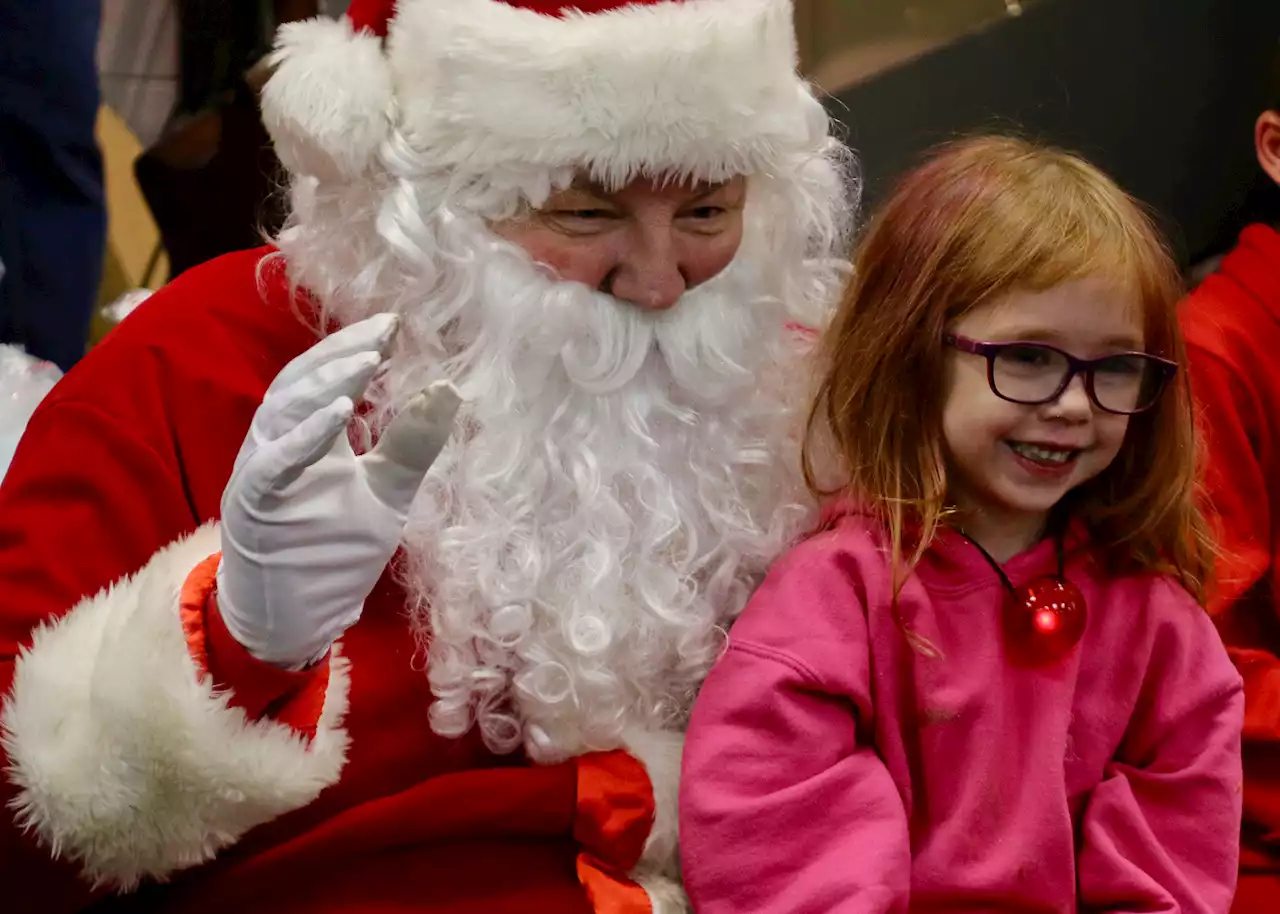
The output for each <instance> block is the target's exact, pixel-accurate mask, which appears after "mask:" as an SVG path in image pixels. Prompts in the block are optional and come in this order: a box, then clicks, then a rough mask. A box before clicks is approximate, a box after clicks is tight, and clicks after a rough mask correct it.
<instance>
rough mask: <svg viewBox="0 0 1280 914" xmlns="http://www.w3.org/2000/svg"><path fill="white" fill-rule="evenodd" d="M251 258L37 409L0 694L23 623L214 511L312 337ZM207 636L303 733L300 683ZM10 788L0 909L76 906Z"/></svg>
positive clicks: (7, 519) (20, 488) (226, 673)
mask: <svg viewBox="0 0 1280 914" xmlns="http://www.w3.org/2000/svg"><path fill="white" fill-rule="evenodd" d="M260 259H261V253H260V252H247V253H245V254H243V255H233V256H232V257H229V258H224V259H223V261H222V262H221V264H219V263H218V262H215V263H214V264H212V265H208V266H205V267H201V268H197V269H196V270H193V271H190V273H189V274H185V275H184V277H183V278H179V279H178V280H176V281H175V282H174V283H173V284H172V285H170V286H169V287H167V288H166V289H165V290H163V291H162V292H160V293H157V294H156V295H155V296H153V298H152V299H151V300H150V301H148V302H147V303H146V304H144V305H143V306H142V308H140V309H139V311H138V312H137V313H136V314H134V315H131V316H130V317H129V318H128V320H127V321H126V322H125V323H124V324H122V325H121V327H120V328H118V329H117V330H115V331H113V332H112V334H111V335H110V336H108V338H107V339H106V340H105V341H104V342H103V343H102V344H101V345H99V346H98V347H96V348H95V349H94V351H93V352H91V353H90V354H89V356H88V357H86V359H85V360H84V361H82V362H81V363H80V364H79V365H77V366H76V368H75V369H73V370H72V371H71V372H70V373H69V374H68V375H67V376H66V378H64V379H63V380H62V382H61V383H60V384H59V385H58V386H57V387H56V388H55V389H54V391H53V392H52V393H51V394H50V395H49V397H48V398H47V399H46V400H45V402H44V403H43V404H42V405H41V406H40V407H39V408H38V409H37V410H36V413H35V415H34V416H33V417H32V419H31V421H30V423H29V425H28V427H27V431H26V434H25V435H24V437H23V439H22V441H21V443H20V445H19V447H18V449H17V452H16V453H15V455H14V459H13V462H12V464H11V466H10V467H9V470H8V473H7V475H6V476H5V477H4V482H3V485H2V486H0V693H2V694H4V695H6V696H7V695H8V693H9V692H10V690H11V687H12V683H13V675H14V661H15V657H16V655H17V653H18V651H19V650H20V649H21V648H23V647H25V646H27V645H29V644H30V641H31V635H32V632H33V629H34V628H35V627H36V626H38V625H39V624H40V623H42V622H45V621H49V620H52V619H56V618H59V617H61V616H62V615H64V614H65V613H67V612H68V611H69V610H71V609H72V608H73V607H74V606H75V605H76V604H77V603H79V602H80V601H81V600H82V599H84V598H86V597H90V596H93V595H94V594H96V593H98V592H99V591H101V590H102V589H103V588H105V587H106V586H107V585H109V584H111V583H113V582H115V581H118V580H120V579H121V578H123V577H125V576H127V575H130V574H133V573H134V572H136V571H138V570H140V569H141V568H142V567H143V566H145V565H146V564H147V562H148V561H149V560H150V559H151V558H152V556H153V555H155V554H156V553H157V552H158V551H159V550H161V549H162V548H163V547H165V546H168V545H169V544H171V543H173V542H174V541H176V540H178V539H180V538H182V537H184V536H186V535H189V534H191V533H192V532H193V531H195V530H196V528H197V527H198V526H199V525H200V524H202V523H204V522H205V521H207V520H209V519H210V518H211V517H214V516H216V512H217V505H218V498H219V496H220V493H221V488H222V486H223V485H224V484H225V480H226V478H227V476H228V474H229V472H230V468H231V464H232V462H233V460H234V456H235V453H236V450H237V449H238V447H239V444H240V439H241V438H242V437H243V429H244V428H246V427H247V424H248V421H249V418H250V417H251V416H252V413H253V410H254V408H255V407H256V405H257V404H258V403H259V402H260V401H261V395H262V391H263V390H265V388H266V385H267V384H268V383H269V381H270V378H271V377H273V376H274V374H275V373H276V372H277V371H278V370H279V368H280V367H281V366H282V365H283V364H284V363H285V362H287V360H288V359H289V358H291V357H292V356H294V355H296V354H297V353H298V352H299V351H301V350H302V349H303V348H305V347H306V346H307V345H309V344H310V343H311V342H312V341H313V339H314V337H313V336H312V335H311V333H310V331H309V330H307V328H305V327H304V326H303V325H302V324H301V323H300V322H299V321H298V320H297V318H296V317H295V316H294V315H293V313H292V312H291V311H290V310H289V309H288V308H287V307H285V306H284V305H281V306H280V307H278V308H272V307H268V306H267V305H265V304H264V303H263V301H262V298H261V296H260V294H259V292H258V289H257V283H258V274H257V266H258V263H259V261H260ZM220 635H225V631H224V630H221V629H217V628H216V627H214V628H213V629H212V630H211V633H210V638H209V643H210V661H211V662H210V672H211V673H212V674H213V675H214V677H215V679H217V680H219V681H220V682H222V683H223V684H225V685H227V686H228V687H229V688H231V689H232V690H233V691H234V692H235V693H236V695H237V696H240V695H243V696H244V698H243V699H242V700H244V699H247V704H249V705H252V706H253V707H250V708H247V709H248V710H251V711H258V712H260V713H262V714H264V715H270V714H272V713H273V712H279V713H280V714H281V715H282V716H281V717H280V718H279V719H281V720H282V721H284V722H286V723H291V724H294V725H295V726H298V727H300V728H301V729H304V730H305V729H308V722H307V721H306V720H305V719H303V718H304V717H305V716H306V715H302V716H300V717H299V716H296V712H297V708H298V707H299V706H298V705H296V704H295V703H292V702H291V701H289V700H286V701H283V702H282V701H281V699H282V698H286V699H292V698H295V697H297V696H299V695H302V694H303V693H305V692H306V691H307V689H306V688H305V687H300V686H305V682H304V683H299V681H298V679H292V680H290V681H289V682H287V683H282V682H281V680H280V677H279V676H278V675H277V674H278V671H276V670H274V669H273V668H269V667H267V666H266V665H265V664H256V661H253V662H245V658H243V657H238V656H237V655H236V654H235V650H234V648H233V646H232V645H233V644H234V642H232V641H231V639H230V637H229V636H226V637H225V638H220ZM235 647H236V648H238V645H235ZM249 659H250V661H251V660H252V658H249ZM315 678H316V677H315V676H312V677H311V678H310V680H308V681H314V680H315ZM303 679H306V677H303ZM273 689H278V690H280V691H279V693H278V694H277V695H275V696H274V697H272V696H270V695H268V694H267V693H269V692H270V691H271V690H273ZM291 715H293V716H292V717H291ZM314 725H315V721H314V720H311V721H310V724H309V726H310V727H314ZM7 765H8V759H7V758H3V759H0V767H7ZM14 794H15V791H14V788H13V787H12V785H11V784H10V782H9V780H8V778H4V777H0V808H3V809H4V810H5V811H4V813H3V814H0V879H2V880H3V882H2V884H3V885H4V886H5V903H4V904H5V910H6V911H8V910H16V911H18V912H24V911H39V912H41V914H64V912H73V911H79V910H81V909H83V908H84V907H85V906H86V905H88V904H89V903H90V901H91V899H92V898H93V895H92V894H91V893H90V892H89V890H88V888H87V886H85V885H84V884H83V883H82V882H81V881H80V879H79V878H78V876H77V875H76V874H75V873H74V872H73V870H72V869H71V867H69V866H65V865H63V864H60V863H55V862H53V861H52V860H51V858H50V855H49V853H48V851H47V850H45V849H43V848H40V847H37V846H36V844H35V842H34V840H32V839H31V838H29V837H27V836H26V835H23V834H20V833H19V831H18V830H17V829H16V828H15V826H14V823H13V819H12V816H11V814H10V812H9V810H8V807H7V803H8V801H9V800H10V799H12V798H13V796H14Z"/></svg>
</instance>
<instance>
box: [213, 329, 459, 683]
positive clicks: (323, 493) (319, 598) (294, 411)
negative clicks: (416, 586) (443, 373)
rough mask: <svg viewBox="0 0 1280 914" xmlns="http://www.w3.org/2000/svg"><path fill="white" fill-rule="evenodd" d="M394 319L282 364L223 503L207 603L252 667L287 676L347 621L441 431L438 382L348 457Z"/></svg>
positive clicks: (451, 404)
mask: <svg viewBox="0 0 1280 914" xmlns="http://www.w3.org/2000/svg"><path fill="white" fill-rule="evenodd" d="M396 326H397V320H396V318H395V317H394V316H393V315H379V316H377V317H372V318H369V319H368V320H365V321H361V322H360V323H358V324H352V325H351V326H349V327H346V328H344V329H342V330H341V331H339V332H338V333H335V334H333V335H332V336H329V337H327V338H326V339H324V340H323V341H322V342H320V343H318V344H317V345H316V346H314V347H312V348H311V349H309V350H307V351H306V352H304V353H303V354H302V355H300V356H298V357H297V358H296V359H294V360H293V361H292V362H290V363H289V364H288V365H286V366H285V367H284V369H283V370H282V371H281V372H280V374H279V375H278V376H277V377H276V379H275V380H274V381H273V382H272V383H271V386H270V388H268V390H267V393H266V396H265V397H264V398H263V401H262V405H261V406H260V407H258V411H257V413H256V414H255V415H254V417H253V423H252V424H251V425H250V427H249V434H248V437H247V438H246V439H245V442H244V445H243V446H242V447H241V448H240V454H239V456H237V457H236V463H235V469H234V471H233V472H232V474H231V480H230V482H228V483H227V488H226V490H225V491H224V492H223V493H222V563H221V565H220V566H219V568H218V582H217V587H218V589H217V600H218V608H219V610H220V611H221V614H222V618H223V620H224V621H225V622H226V625H227V628H228V630H229V631H230V632H231V634H232V635H233V636H234V637H235V639H236V640H237V641H239V642H240V643H241V644H242V645H244V646H245V648H246V649H248V651H249V652H250V653H251V654H253V655H254V656H255V657H257V658H258V659H259V660H264V661H266V662H268V663H272V664H275V665H277V666H281V667H285V668H287V669H298V668H301V667H303V666H306V665H307V664H309V663H312V662H314V661H316V660H318V659H319V658H320V657H322V656H324V653H325V652H326V651H327V650H328V649H329V647H330V646H331V645H332V644H333V642H334V641H336V640H337V639H338V638H339V637H341V635H342V633H343V632H345V631H346V630H347V629H348V628H350V627H351V626H352V625H354V624H355V622H356V620H357V619H359V618H360V612H361V610H362V609H363V607H364V601H365V598H366V597H368V595H369V592H370V591H371V590H372V589H373V587H374V585H375V584H377V582H378V578H379V577H381V575H382V573H383V570H384V569H385V568H386V566H387V563H388V562H389V561H390V560H391V558H392V556H393V555H394V554H395V551H396V549H397V547H398V546H399V543H400V537H401V534H402V533H403V531H404V525H405V521H406V519H407V517H408V514H409V508H410V506H411V505H412V504H413V499H414V496H415V495H416V494H417V492H418V488H419V486H421V484H422V480H423V477H424V476H426V473H427V470H428V469H430V467H431V464H432V461H434V460H435V459H436V456H437V455H438V454H439V453H440V450H441V449H442V448H443V447H444V445H445V442H446V441H448V438H449V433H450V431H451V429H452V427H453V417H454V414H455V413H456V412H457V409H458V405H459V398H458V394H457V391H456V390H454V388H453V387H452V386H451V385H449V384H447V383H441V384H435V385H432V386H431V387H429V388H428V389H427V390H425V391H423V392H422V393H420V394H418V395H417V396H416V397H415V398H414V399H413V400H412V401H411V402H410V403H409V405H408V406H407V407H405V409H404V410H403V411H402V412H401V413H400V415H398V416H396V417H395V419H394V420H392V422H391V424H390V425H389V426H388V428H387V429H386V430H385V431H384V432H383V434H382V437H381V439H380V440H379V441H378V444H377V446H376V447H374V448H373V450H372V451H371V452H369V453H368V454H364V455H363V456H360V457H357V456H356V455H355V453H354V452H353V451H352V450H351V445H350V443H349V441H348V439H347V424H348V423H349V422H350V420H351V416H352V413H353V411H354V408H355V407H354V401H355V400H357V399H359V398H360V396H361V394H362V393H363V391H364V389H365V387H366V386H367V385H368V383H369V381H370V379H371V378H372V377H373V375H374V373H375V372H376V371H377V370H378V368H379V366H380V365H381V364H382V362H383V360H384V358H385V355H384V353H385V352H386V349H387V346H388V344H389V343H390V341H391V339H392V337H394V335H395V331H396Z"/></svg>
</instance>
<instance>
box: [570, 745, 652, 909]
mask: <svg viewBox="0 0 1280 914" xmlns="http://www.w3.org/2000/svg"><path fill="white" fill-rule="evenodd" d="M577 762H578V807H577V815H576V816H575V818H574V825H573V835H574V838H575V839H576V840H577V841H578V843H579V844H581V845H582V847H583V852H582V853H581V854H580V855H579V856H578V881H579V882H581V883H582V887H583V888H584V889H585V890H586V893H587V897H588V898H589V899H590V901H591V905H592V907H593V908H594V909H595V911H596V914H652V911H653V906H652V904H651V903H650V901H649V895H648V893H647V892H645V890H644V889H643V888H641V887H640V886H638V885H636V883H634V882H633V881H631V880H630V879H629V878H627V876H626V873H627V871H629V870H630V869H632V868H633V867H634V866H635V865H636V864H637V863H638V862H639V861H640V855H641V854H642V853H643V852H644V844H645V841H647V840H648V838H649V832H650V829H652V827H653V816H654V799H653V786H652V785H651V784H650V783H649V775H648V773H647V772H646V771H645V769H644V766H643V765H642V764H640V762H639V761H637V760H636V759H634V758H632V757H631V756H630V755H628V754H627V753H626V752H622V751H617V752H597V753H592V754H590V755H584V756H581V757H580V758H578V759H577Z"/></svg>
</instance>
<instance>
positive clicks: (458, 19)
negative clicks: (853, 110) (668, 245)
mask: <svg viewBox="0 0 1280 914" xmlns="http://www.w3.org/2000/svg"><path fill="white" fill-rule="evenodd" d="M274 62H275V64H276V71H275V74H274V75H273V76H272V78H271V80H270V81H269V82H268V84H267V87H266V89H265V90H264V93H263V115H264V120H265V122H266V124H267V127H268V129H269V130H270V132H271V134H272V136H273V138H274V139H275V142H276V146H277V150H278V151H279V153H280V156H281V158H282V159H283V160H284V162H285V164H286V166H288V167H289V168H290V169H291V170H292V171H295V172H301V173H307V174H313V175H317V176H320V177H327V178H331V179H333V178H336V179H346V178H352V177H355V176H357V175H359V174H362V173H365V172H366V171H367V170H368V169H369V167H370V165H371V163H372V162H373V156H374V153H375V152H376V151H377V149H378V147H379V145H380V144H381V143H382V142H383V140H384V139H386V137H387V136H388V135H389V134H390V132H391V130H392V129H393V128H394V129H396V130H398V131H399V132H400V134H401V135H402V136H403V137H404V138H405V139H406V140H407V141H408V142H409V143H410V145H411V146H412V148H413V149H414V150H415V152H416V153H417V154H418V155H419V156H421V157H422V159H423V161H424V162H425V163H426V164H427V165H428V166H429V167H438V168H440V169H443V170H449V171H455V172H466V173H468V174H475V175H477V176H480V175H484V174H486V173H491V172H493V171H495V170H500V169H514V170H518V171H519V170H523V171H527V170H529V169H531V168H535V169H538V168H558V167H563V166H575V167H579V168H584V169H587V170H589V171H590V172H591V173H592V174H593V175H595V176H596V177H597V178H600V179H603V180H606V181H622V180H625V179H626V178H628V177H630V176H632V175H635V174H637V173H647V174H658V173H668V174H669V173H678V174H684V175H695V176H698V177H703V178H707V179H719V178H724V177H728V176H730V175H734V174H743V173H751V172H754V171H758V170H767V169H771V168H776V167H777V165H778V162H779V161H780V157H783V156H785V155H787V154H788V153H790V152H794V151H809V150H812V149H813V148H815V144H817V143H820V142H821V141H822V139H823V138H825V136H826V132H827V122H826V117H825V113H824V112H823V111H822V108H821V106H820V105H819V104H818V103H817V102H816V101H815V100H814V98H813V96H812V94H811V93H810V92H809V90H808V88H807V86H806V85H805V83H804V82H803V81H802V80H801V79H800V78H799V77H798V75H797V73H796V45H795V30H794V25H793V9H792V0H353V2H352V4H351V7H350V9H349V10H348V13H347V16H346V18H345V19H343V20H326V19H316V20H309V21H307V22H301V23H291V24H288V25H285V26H284V27H283V28H282V29H281V32H280V35H279V37H278V40H277V48H276V52H275V58H274Z"/></svg>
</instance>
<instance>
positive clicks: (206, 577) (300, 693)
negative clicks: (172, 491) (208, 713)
mask: <svg viewBox="0 0 1280 914" xmlns="http://www.w3.org/2000/svg"><path fill="white" fill-rule="evenodd" d="M221 559H222V555H221V553H218V554H215V555H212V556H210V557H209V558H207V559H205V560H204V561H203V562H201V563H200V564H199V565H197V566H196V567H195V568H194V569H193V570H192V571H191V573H190V574H189V575H187V579H186V581H185V582H184V583H183V585H182V594H181V597H180V598H179V607H180V613H181V617H182V630H183V634H184V635H185V637H186V641H187V650H188V651H189V652H190V654H191V659H192V660H193V661H194V662H195V665H196V670H197V675H198V676H199V677H201V678H203V677H204V676H211V677H212V678H213V681H214V687H215V688H217V689H221V690H227V691H229V692H230V693H231V701H230V703H231V706H232V707H238V708H240V709H241V710H243V711H244V712H245V714H246V715H247V716H248V717H249V719H250V720H261V719H264V718H267V719H271V720H274V721H275V722H276V723H280V724H284V725H285V726H288V727H292V728H293V729H294V730H296V731H298V732H299V733H301V734H302V735H304V736H307V737H312V736H315V732H316V727H317V725H318V724H319V721H320V714H321V712H322V711H323V710H324V700H325V694H326V692H327V691H328V688H329V655H327V654H326V655H325V657H324V658H323V659H322V660H321V661H320V662H319V663H317V664H316V665H315V666H312V667H310V668H308V669H306V670H301V671H298V672H293V671H289V670H282V669H279V668H278V667H274V666H271V665H270V664H268V663H263V662H262V661H261V660H259V659H257V658H256V657H254V656H253V655H252V654H250V653H249V652H248V651H247V650H245V649H244V647H243V646H242V645H241V644H240V643H239V642H238V641H236V640H235V638H234V637H233V636H232V634H231V633H230V632H229V631H228V630H227V625H226V622H224V621H223V619H222V615H221V614H220V613H219V612H218V602H217V596H216V594H215V593H214V589H215V586H216V584H217V574H218V564H219V563H220V561H221Z"/></svg>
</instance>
